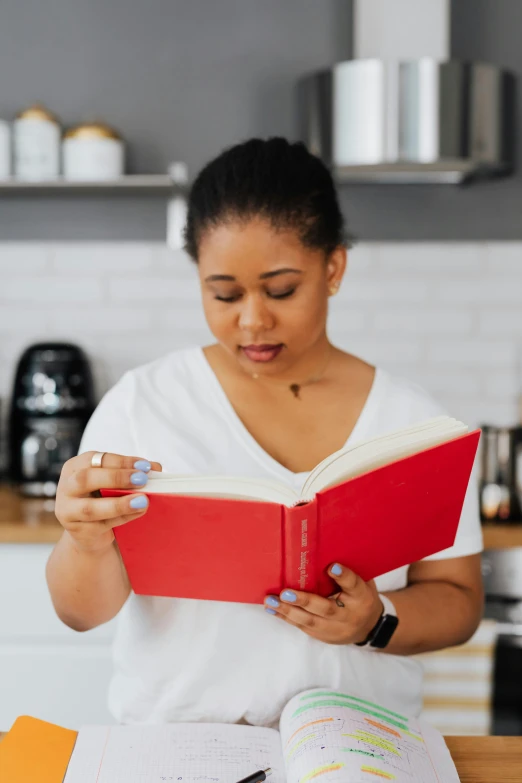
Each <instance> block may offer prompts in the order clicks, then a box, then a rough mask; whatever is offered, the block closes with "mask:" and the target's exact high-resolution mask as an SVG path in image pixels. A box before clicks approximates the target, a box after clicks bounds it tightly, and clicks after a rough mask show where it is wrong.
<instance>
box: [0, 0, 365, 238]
mask: <svg viewBox="0 0 522 783" xmlns="http://www.w3.org/2000/svg"><path fill="white" fill-rule="evenodd" d="M350 46H351V3H350V2H346V0H147V2H134V3H131V2H129V0H109V2H107V1H106V0H39V2H34V0H0V117H2V116H3V117H4V118H9V117H11V116H13V115H14V114H15V113H16V112H17V111H18V110H19V109H20V108H21V107H24V106H26V105H27V104H29V103H31V102H33V101H35V100H40V101H43V102H44V103H46V104H47V105H48V106H49V107H50V108H51V109H52V110H53V111H55V112H56V113H57V114H58V115H59V116H60V118H61V119H62V121H63V123H64V124H66V125H70V124H73V123H76V122H78V121H80V120H82V119H88V118H91V117H100V118H103V119H105V120H106V121H107V122H109V123H112V124H113V125H115V126H116V127H117V128H118V129H120V130H121V132H122V133H124V134H125V136H126V137H127V139H128V140H129V170H130V171H132V172H148V173H151V172H154V173H156V172H164V171H165V168H166V165H167V163H168V162H169V161H171V160H185V161H187V163H188V165H189V173H190V174H191V175H192V176H193V175H194V174H195V173H196V171H197V170H198V168H199V167H201V166H202V165H203V164H204V163H205V162H206V161H207V160H208V159H209V158H210V157H212V156H214V155H215V154H217V153H218V152H219V151H220V150H221V149H222V148H223V147H226V146H229V145H230V144H233V143H235V142H237V141H240V140H242V139H246V138H249V137H250V136H254V135H262V136H265V135H273V134H283V135H286V136H290V137H292V136H293V135H294V133H295V131H294V126H295V93H294V85H295V81H296V79H297V78H298V77H299V76H300V75H301V74H302V73H303V72H306V71H308V70H314V69H316V68H323V67H326V66H328V65H330V64H332V63H333V62H335V61H336V60H338V59H344V58H346V57H348V56H349V55H350ZM164 222H165V203H164V201H162V200H161V199H150V198H140V199H135V198H129V197H124V198H121V197H120V198H119V199H112V200H107V201H105V200H101V199H99V198H95V199H92V198H90V199H85V198H81V199H79V198H78V197H77V196H75V197H69V198H68V199H63V198H60V199H57V198H56V197H53V198H52V199H51V198H45V199H34V200H32V199H31V200H29V199H27V197H25V196H24V197H17V198H13V197H11V198H9V199H0V240H2V239H33V238H62V239H65V238H67V239H81V238H90V239H94V238H105V239H108V238H125V239H132V238H139V239H163V238H164V236H165V225H164Z"/></svg>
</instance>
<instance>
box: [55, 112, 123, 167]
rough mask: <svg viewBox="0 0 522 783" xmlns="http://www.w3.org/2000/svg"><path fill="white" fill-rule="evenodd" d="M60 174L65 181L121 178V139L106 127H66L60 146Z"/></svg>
mask: <svg viewBox="0 0 522 783" xmlns="http://www.w3.org/2000/svg"><path fill="white" fill-rule="evenodd" d="M62 155H63V175H64V177H65V179H68V180H89V181H94V180H110V179H117V178H118V177H121V176H123V173H124V168H125V150H124V144H123V140H122V138H121V136H120V135H119V134H118V133H117V132H116V131H115V130H114V129H113V128H110V127H109V126H108V125H103V124H101V123H90V124H85V125H78V126H77V127H75V128H70V129H69V130H68V131H66V133H65V134H64V138H63V144H62Z"/></svg>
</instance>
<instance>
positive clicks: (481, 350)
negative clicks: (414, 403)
mask: <svg viewBox="0 0 522 783" xmlns="http://www.w3.org/2000/svg"><path fill="white" fill-rule="evenodd" d="M427 358H428V359H429V360H430V361H431V362H434V363H435V362H444V363H448V364H458V365H460V366H461V367H466V366H475V367H477V366H480V367H487V368H490V370H491V371H494V369H495V368H497V367H512V366H513V365H514V364H515V362H516V358H517V349H516V346H515V345H514V344H513V343H512V342H510V341H508V340H484V339H482V338H480V339H478V338H477V339H467V340H446V339H445V340H437V341H436V342H432V343H431V344H430V345H428V351H427Z"/></svg>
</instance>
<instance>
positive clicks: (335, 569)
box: [330, 563, 343, 576]
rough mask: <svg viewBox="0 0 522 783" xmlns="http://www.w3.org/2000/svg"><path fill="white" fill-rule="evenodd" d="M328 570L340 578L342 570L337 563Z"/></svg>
mask: <svg viewBox="0 0 522 783" xmlns="http://www.w3.org/2000/svg"><path fill="white" fill-rule="evenodd" d="M330 570H331V572H332V574H335V576H341V574H342V572H343V569H342V568H341V566H340V565H339V563H336V564H335V565H333V566H332V567H331V569H330Z"/></svg>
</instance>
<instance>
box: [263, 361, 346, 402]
mask: <svg viewBox="0 0 522 783" xmlns="http://www.w3.org/2000/svg"><path fill="white" fill-rule="evenodd" d="M331 358H332V351H329V352H328V357H327V359H326V364H325V365H324V367H323V369H322V370H321V372H320V373H318V374H317V375H313V376H312V377H311V378H308V380H306V381H303V382H302V383H290V384H285V385H288V388H289V389H290V391H291V392H292V394H293V395H294V397H295V398H296V399H297V400H301V399H302V397H300V396H299V392H300V391H301V389H302V388H303V386H310V384H312V383H316V382H317V381H320V380H321V378H322V377H323V375H324V374H325V372H326V369H327V367H328V365H329V364H330V359H331ZM251 375H252V378H253V379H254V380H256V381H257V380H258V378H260V377H261V376H260V375H259V373H257V372H255V373H251Z"/></svg>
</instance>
